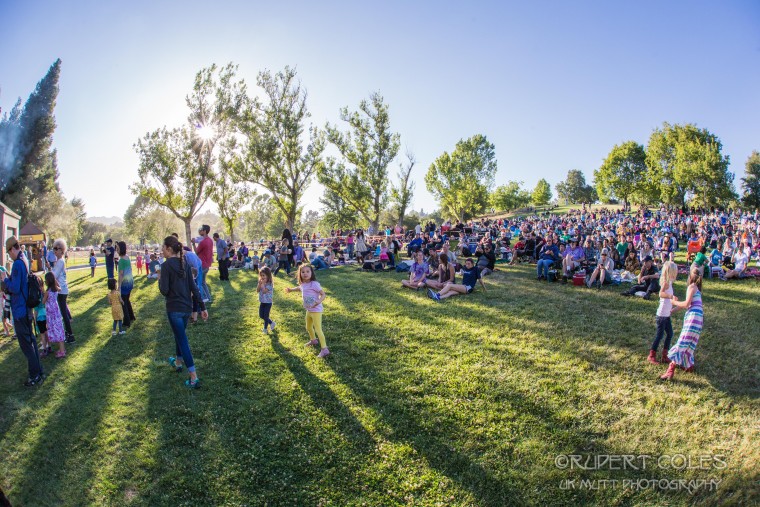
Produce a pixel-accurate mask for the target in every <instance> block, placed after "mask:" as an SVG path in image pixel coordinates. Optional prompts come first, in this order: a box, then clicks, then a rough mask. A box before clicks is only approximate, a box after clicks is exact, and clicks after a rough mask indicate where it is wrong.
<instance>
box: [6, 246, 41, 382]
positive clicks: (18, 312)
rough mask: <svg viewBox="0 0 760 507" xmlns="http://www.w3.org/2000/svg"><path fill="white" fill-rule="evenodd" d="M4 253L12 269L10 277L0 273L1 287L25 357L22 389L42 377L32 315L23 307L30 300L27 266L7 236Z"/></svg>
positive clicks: (16, 247) (18, 247)
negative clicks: (26, 370)
mask: <svg viewBox="0 0 760 507" xmlns="http://www.w3.org/2000/svg"><path fill="white" fill-rule="evenodd" d="M5 251H6V253H7V254H8V255H9V256H10V258H11V259H12V260H13V267H12V268H11V274H10V275H8V274H7V273H0V285H1V286H2V290H4V291H7V292H9V293H10V295H11V313H12V314H13V323H14V326H15V327H14V329H15V331H16V337H17V339H18V344H19V347H21V351H22V352H23V353H24V355H25V356H26V361H27V363H28V367H29V378H28V379H27V381H26V382H24V385H25V386H28V387H31V386H34V385H37V384H39V383H40V382H42V381H43V377H42V364H41V363H40V355H39V350H38V349H37V339H36V338H35V337H34V333H33V332H32V312H31V311H30V310H29V309H28V308H27V307H26V301H27V299H28V297H29V288H28V285H27V277H28V275H29V266H28V265H27V263H26V261H25V260H24V258H23V257H22V255H21V247H20V246H19V244H18V240H17V239H16V237H15V236H10V237H9V238H8V239H7V240H6V241H5Z"/></svg>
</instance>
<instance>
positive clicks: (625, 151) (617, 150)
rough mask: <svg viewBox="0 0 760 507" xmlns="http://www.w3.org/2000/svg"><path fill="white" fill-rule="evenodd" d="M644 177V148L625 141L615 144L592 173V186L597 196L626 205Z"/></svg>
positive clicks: (645, 175)
mask: <svg viewBox="0 0 760 507" xmlns="http://www.w3.org/2000/svg"><path fill="white" fill-rule="evenodd" d="M646 177H647V174H646V152H644V147H643V146H641V145H640V144H639V143H637V142H635V141H626V142H625V143H623V144H619V145H618V144H616V145H615V146H614V147H613V148H612V150H611V151H610V153H609V155H607V158H606V159H605V160H604V163H602V166H601V167H600V168H599V169H598V170H596V171H594V184H595V185H596V190H597V192H598V193H599V195H601V196H605V197H607V198H609V199H619V200H621V201H623V203H624V204H626V205H627V204H628V199H630V197H631V196H632V195H633V194H634V193H635V192H636V191H637V190H638V189H639V187H640V185H641V183H642V182H643V181H644V180H645V179H646Z"/></svg>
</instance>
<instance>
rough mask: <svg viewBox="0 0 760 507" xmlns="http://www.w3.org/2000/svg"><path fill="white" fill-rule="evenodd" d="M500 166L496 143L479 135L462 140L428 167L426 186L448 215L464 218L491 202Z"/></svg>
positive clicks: (480, 210) (481, 209) (481, 210)
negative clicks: (497, 159) (491, 189)
mask: <svg viewBox="0 0 760 507" xmlns="http://www.w3.org/2000/svg"><path fill="white" fill-rule="evenodd" d="M496 166H497V163H496V153H495V147H494V145H493V144H491V143H490V142H489V141H488V139H486V136H484V135H482V134H476V135H474V136H472V137H470V138H469V139H461V140H460V141H459V142H458V143H457V144H456V147H455V148H454V151H453V152H452V153H451V154H449V153H447V152H444V153H443V155H441V156H439V157H438V158H437V159H436V160H435V161H434V162H433V163H432V164H431V165H430V167H429V168H428V172H427V174H426V175H425V185H426V186H427V189H428V191H429V192H430V193H431V194H433V195H434V196H435V197H436V199H438V201H439V202H440V205H441V211H442V212H443V213H444V214H445V215H448V216H450V217H452V218H457V219H459V220H464V219H465V218H466V217H468V216H472V215H474V214H476V213H481V212H483V210H484V209H485V208H486V206H487V205H488V191H489V190H490V188H491V187H492V186H493V179H494V175H495V174H496Z"/></svg>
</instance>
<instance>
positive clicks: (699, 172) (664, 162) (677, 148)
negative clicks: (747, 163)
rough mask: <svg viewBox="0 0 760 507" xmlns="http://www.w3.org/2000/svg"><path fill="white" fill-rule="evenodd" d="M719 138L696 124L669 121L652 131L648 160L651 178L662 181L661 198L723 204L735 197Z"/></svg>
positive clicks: (682, 201) (669, 202)
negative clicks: (677, 123)
mask: <svg viewBox="0 0 760 507" xmlns="http://www.w3.org/2000/svg"><path fill="white" fill-rule="evenodd" d="M722 149H723V145H722V143H721V141H720V139H719V138H718V137H717V136H716V135H715V134H712V133H711V132H709V131H708V130H707V129H700V128H697V126H696V125H693V124H686V125H670V124H668V123H664V124H663V127H662V128H661V129H657V130H655V131H654V132H652V135H651V136H650V138H649V145H648V146H647V154H646V163H647V166H648V168H649V174H648V175H647V177H648V178H649V180H650V181H657V182H660V198H661V200H662V201H663V202H665V203H667V204H678V205H680V206H684V205H685V204H686V201H687V199H689V198H691V199H693V200H694V201H695V203H697V204H700V205H702V206H710V205H714V204H722V203H725V202H727V201H729V200H731V199H733V198H735V197H736V194H735V192H734V184H733V181H734V175H733V173H730V172H729V171H728V166H729V163H730V160H729V157H728V156H724V155H723V154H722Z"/></svg>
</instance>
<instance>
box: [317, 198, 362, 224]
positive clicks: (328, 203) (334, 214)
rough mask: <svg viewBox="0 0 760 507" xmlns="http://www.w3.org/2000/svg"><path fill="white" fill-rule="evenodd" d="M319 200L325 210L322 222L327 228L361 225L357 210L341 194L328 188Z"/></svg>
mask: <svg viewBox="0 0 760 507" xmlns="http://www.w3.org/2000/svg"><path fill="white" fill-rule="evenodd" d="M319 202H320V203H322V209H323V210H324V213H323V214H322V220H321V221H320V224H321V225H322V226H323V227H324V228H325V229H355V228H356V227H357V225H359V217H358V216H357V214H356V212H355V211H354V209H353V208H351V207H350V206H348V204H346V201H344V200H343V198H342V197H341V196H340V194H338V193H336V192H333V191H332V190H330V189H329V188H326V189H325V193H324V194H323V195H322V197H321V198H320V199H319Z"/></svg>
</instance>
